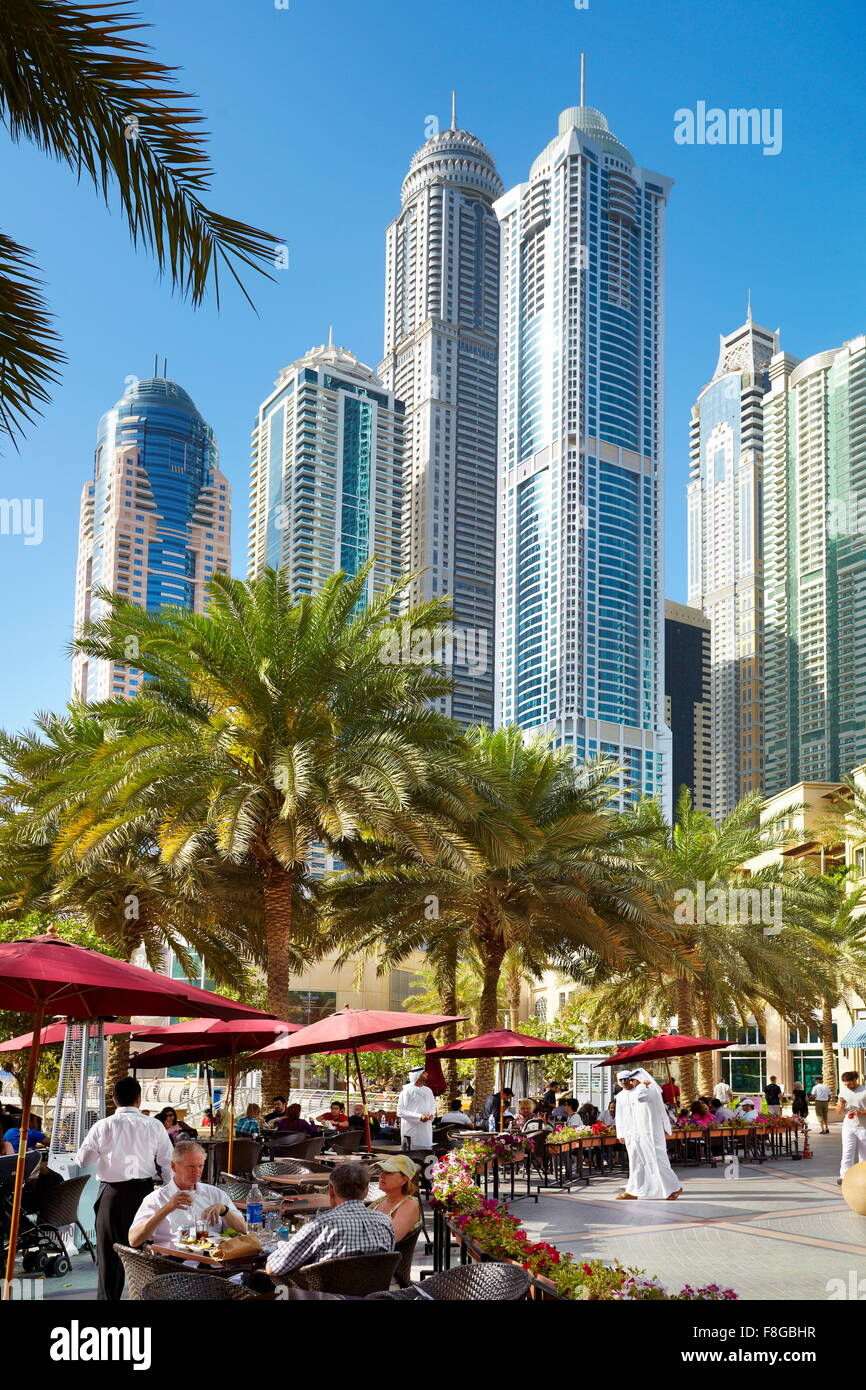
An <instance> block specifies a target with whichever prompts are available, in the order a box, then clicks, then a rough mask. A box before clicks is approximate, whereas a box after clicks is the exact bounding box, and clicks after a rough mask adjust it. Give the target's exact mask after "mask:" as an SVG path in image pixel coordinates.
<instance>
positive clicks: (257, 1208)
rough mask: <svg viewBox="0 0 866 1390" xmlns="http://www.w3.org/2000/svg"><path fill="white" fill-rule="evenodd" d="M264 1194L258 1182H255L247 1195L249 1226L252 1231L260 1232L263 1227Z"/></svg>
mask: <svg viewBox="0 0 866 1390" xmlns="http://www.w3.org/2000/svg"><path fill="white" fill-rule="evenodd" d="M263 1212H264V1208H263V1206H262V1192H261V1188H260V1187H259V1185H258V1183H257V1182H254V1183H253V1185H252V1187H251V1188H250V1190H249V1192H248V1193H247V1225H248V1226H249V1228H250V1230H251V1231H260V1230H261V1227H262V1215H263Z"/></svg>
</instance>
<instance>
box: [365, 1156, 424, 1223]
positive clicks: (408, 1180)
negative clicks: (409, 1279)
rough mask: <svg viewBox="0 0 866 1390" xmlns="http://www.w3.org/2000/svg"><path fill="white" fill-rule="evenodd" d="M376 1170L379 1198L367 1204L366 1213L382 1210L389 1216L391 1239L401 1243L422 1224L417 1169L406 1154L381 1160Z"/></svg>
mask: <svg viewBox="0 0 866 1390" xmlns="http://www.w3.org/2000/svg"><path fill="white" fill-rule="evenodd" d="M376 1167H377V1168H378V1170H379V1190H380V1191H381V1194H382V1195H381V1197H376V1198H375V1199H374V1200H373V1201H372V1202H370V1204H369V1206H368V1208H367V1210H368V1211H381V1212H383V1213H384V1215H385V1216H387V1217H390V1219H391V1222H392V1223H393V1226H394V1239H395V1240H402V1239H403V1237H404V1236H408V1235H410V1234H411V1232H412V1231H417V1230H418V1228H419V1226H420V1225H421V1203H420V1202H419V1201H418V1195H417V1194H418V1183H417V1181H416V1179H417V1176H418V1173H419V1172H420V1169H419V1167H418V1164H417V1163H415V1162H414V1160H413V1159H411V1158H410V1157H409V1155H408V1154H397V1155H396V1156H395V1157H394V1158H386V1159H383V1161H382V1162H381V1163H378V1164H377V1165H376Z"/></svg>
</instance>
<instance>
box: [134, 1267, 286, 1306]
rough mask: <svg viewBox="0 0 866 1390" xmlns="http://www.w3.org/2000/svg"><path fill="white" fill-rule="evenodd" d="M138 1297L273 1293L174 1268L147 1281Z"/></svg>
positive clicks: (231, 1297) (195, 1298)
mask: <svg viewBox="0 0 866 1390" xmlns="http://www.w3.org/2000/svg"><path fill="white" fill-rule="evenodd" d="M139 1297H140V1298H141V1299H142V1300H144V1301H146V1302H148V1303H154V1302H174V1303H192V1302H208V1303H211V1302H219V1301H221V1302H232V1301H236V1300H237V1299H251V1298H252V1299H255V1298H261V1299H270V1300H273V1298H274V1295H273V1294H272V1293H266V1294H260V1293H259V1294H257V1293H254V1292H253V1290H252V1289H248V1288H246V1287H245V1286H244V1285H243V1284H233V1283H232V1282H231V1280H230V1279H220V1278H218V1277H217V1276H216V1275H215V1274H197V1273H196V1271H195V1270H194V1269H175V1270H173V1271H172V1273H171V1274H160V1275H159V1276H158V1277H157V1278H155V1279H151V1281H150V1283H149V1284H145V1286H144V1288H143V1289H142V1291H141V1293H140V1295H139Z"/></svg>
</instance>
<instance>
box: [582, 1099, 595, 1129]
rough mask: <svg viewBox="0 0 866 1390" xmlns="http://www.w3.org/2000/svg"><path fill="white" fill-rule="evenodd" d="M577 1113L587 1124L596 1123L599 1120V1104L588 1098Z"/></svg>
mask: <svg viewBox="0 0 866 1390" xmlns="http://www.w3.org/2000/svg"><path fill="white" fill-rule="evenodd" d="M577 1113H578V1115H579V1116H580V1118H581V1120H582V1121H583V1123H584V1124H585V1125H594V1124H596V1123H597V1121H598V1115H599V1110H598V1106H597V1105H592V1104H591V1103H590V1102H589V1101H588V1100H587V1101H584V1103H583V1105H582V1106H581V1107H580V1109H579V1110H578V1112H577Z"/></svg>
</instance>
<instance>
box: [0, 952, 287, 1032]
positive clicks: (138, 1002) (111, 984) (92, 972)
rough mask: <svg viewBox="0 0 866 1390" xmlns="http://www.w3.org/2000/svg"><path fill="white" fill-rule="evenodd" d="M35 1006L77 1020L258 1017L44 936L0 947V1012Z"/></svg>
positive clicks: (24, 1010)
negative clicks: (126, 1016) (162, 1016)
mask: <svg viewBox="0 0 866 1390" xmlns="http://www.w3.org/2000/svg"><path fill="white" fill-rule="evenodd" d="M38 1008H39V1009H41V1011H42V1012H43V1013H44V1012H48V1011H50V1012H51V1013H52V1014H67V1015H68V1016H69V1017H70V1018H78V1019H81V1018H110V1017H111V1016H112V1015H116V1014H167V1013H173V1014H175V1013H184V1014H204V1015H206V1016H208V1017H213V1018H235V1017H237V1016H239V1015H240V1016H243V1017H247V1018H262V1017H264V1015H263V1014H262V1013H261V1011H260V1010H258V1009H251V1008H250V1007H249V1005H247V1004H238V1003H237V1002H236V1001H235V1000H234V999H224V998H223V997H222V996H221V995H219V994H211V993H210V991H209V990H205V989H198V988H197V987H196V986H195V985H188V984H187V983H186V982H185V981H183V980H170V979H169V978H168V976H167V975H157V974H156V973H155V972H154V971H152V970H142V969H140V967H139V966H137V965H129V964H127V962H126V961H123V960H114V959H113V958H112V957H111V956H104V955H102V953H101V952H99V951H89V950H88V949H87V948H86V947H84V946H73V944H72V943H71V942H70V941H62V940H61V939H60V937H58V936H56V935H54V934H52V933H50V932H49V934H48V935H47V936H31V937H30V938H29V940H27V941H8V942H4V943H3V944H2V945H0V1009H9V1010H13V1011H15V1012H16V1013H35V1012H37V1009H38Z"/></svg>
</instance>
